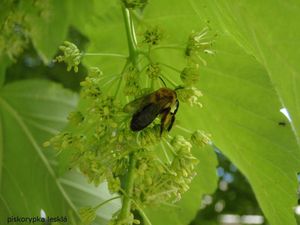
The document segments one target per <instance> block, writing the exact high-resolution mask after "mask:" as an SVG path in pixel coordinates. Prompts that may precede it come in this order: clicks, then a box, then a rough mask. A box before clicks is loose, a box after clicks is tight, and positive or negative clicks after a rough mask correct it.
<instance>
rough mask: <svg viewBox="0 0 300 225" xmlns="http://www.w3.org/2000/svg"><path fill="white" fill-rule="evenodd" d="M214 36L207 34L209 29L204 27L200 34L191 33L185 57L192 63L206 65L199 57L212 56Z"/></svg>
mask: <svg viewBox="0 0 300 225" xmlns="http://www.w3.org/2000/svg"><path fill="white" fill-rule="evenodd" d="M214 37H215V35H214V36H213V35H211V34H210V33H209V28H208V27H205V28H204V29H203V30H201V31H200V32H192V34H191V35H190V36H189V38H188V42H187V47H186V50H185V55H186V56H187V57H188V58H189V59H190V60H191V61H193V62H198V61H199V60H200V61H202V63H203V64H204V65H206V61H205V60H204V59H203V58H202V57H201V54H202V53H206V54H214V51H213V50H211V47H212V44H213V42H214Z"/></svg>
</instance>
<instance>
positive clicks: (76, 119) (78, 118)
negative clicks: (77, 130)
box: [68, 111, 84, 125]
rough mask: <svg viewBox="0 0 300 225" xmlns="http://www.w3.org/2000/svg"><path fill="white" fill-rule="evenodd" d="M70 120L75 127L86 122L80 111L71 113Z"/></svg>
mask: <svg viewBox="0 0 300 225" xmlns="http://www.w3.org/2000/svg"><path fill="white" fill-rule="evenodd" d="M68 120H69V121H70V123H72V124H73V125H78V124H79V123H81V122H82V121H83V120H84V117H83V115H82V113H81V112H79V111H77V112H71V113H70V114H69V116H68Z"/></svg>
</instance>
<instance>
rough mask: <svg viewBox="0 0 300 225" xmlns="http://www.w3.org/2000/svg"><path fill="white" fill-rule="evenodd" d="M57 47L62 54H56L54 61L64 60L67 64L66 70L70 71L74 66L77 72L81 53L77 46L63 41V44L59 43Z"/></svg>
mask: <svg viewBox="0 0 300 225" xmlns="http://www.w3.org/2000/svg"><path fill="white" fill-rule="evenodd" d="M59 49H60V50H61V51H62V52H63V55H59V56H57V57H56V58H55V60H54V62H65V63H66V64H67V71H71V69H72V68H73V67H74V71H75V72H78V65H79V64H80V60H81V57H82V53H81V52H80V51H79V49H78V48H77V46H76V45H75V44H73V43H71V42H68V41H65V42H64V45H61V46H60V47H59Z"/></svg>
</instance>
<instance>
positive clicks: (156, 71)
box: [146, 63, 161, 79]
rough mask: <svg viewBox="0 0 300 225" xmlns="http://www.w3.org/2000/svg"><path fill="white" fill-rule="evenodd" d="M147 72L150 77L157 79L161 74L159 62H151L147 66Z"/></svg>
mask: <svg viewBox="0 0 300 225" xmlns="http://www.w3.org/2000/svg"><path fill="white" fill-rule="evenodd" d="M146 73H147V75H148V77H149V78H150V79H157V78H158V77H159V76H160V75H161V68H160V66H159V63H150V64H149V65H148V66H147V69H146Z"/></svg>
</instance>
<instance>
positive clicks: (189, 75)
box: [180, 64, 200, 86]
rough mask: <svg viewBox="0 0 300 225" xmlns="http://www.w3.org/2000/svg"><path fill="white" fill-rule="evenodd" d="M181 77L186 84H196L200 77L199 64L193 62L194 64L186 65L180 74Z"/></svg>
mask: <svg viewBox="0 0 300 225" xmlns="http://www.w3.org/2000/svg"><path fill="white" fill-rule="evenodd" d="M180 78H181V80H182V82H183V83H184V84H185V85H186V86H191V85H195V84H196V83H197V82H198V80H199V78H200V74H199V64H192V65H189V66H186V67H185V68H184V69H183V70H182V72H181V74H180Z"/></svg>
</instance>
